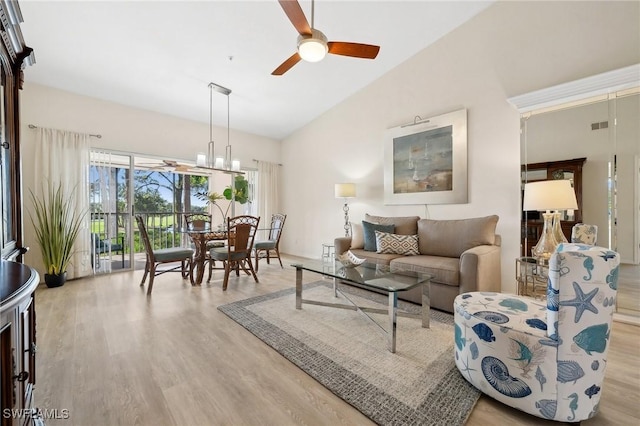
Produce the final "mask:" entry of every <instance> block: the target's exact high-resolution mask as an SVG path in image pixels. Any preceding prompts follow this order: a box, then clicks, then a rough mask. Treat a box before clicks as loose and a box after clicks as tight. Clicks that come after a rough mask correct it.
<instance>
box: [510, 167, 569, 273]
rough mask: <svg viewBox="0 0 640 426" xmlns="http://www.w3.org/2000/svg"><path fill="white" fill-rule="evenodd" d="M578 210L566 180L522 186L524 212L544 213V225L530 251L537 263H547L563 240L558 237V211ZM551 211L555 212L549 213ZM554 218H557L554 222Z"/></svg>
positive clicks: (560, 231) (546, 181) (559, 231)
mask: <svg viewBox="0 0 640 426" xmlns="http://www.w3.org/2000/svg"><path fill="white" fill-rule="evenodd" d="M577 208H578V202H577V200H576V193H575V191H574V190H573V188H572V187H571V182H570V181H568V180H545V181H540V182H530V183H527V184H525V185H524V200H523V203H522V209H523V210H524V211H530V210H537V211H545V213H543V214H542V217H543V219H544V225H543V228H542V235H540V240H538V244H536V246H535V247H534V248H533V249H532V255H533V257H535V258H536V259H538V262H540V263H547V262H548V261H549V258H550V257H551V255H552V254H553V252H554V251H555V250H556V247H557V246H558V244H559V243H561V242H562V240H563V238H562V236H561V235H560V234H561V233H562V229H561V228H560V221H559V217H560V213H559V210H575V209H577ZM551 210H555V212H554V213H551ZM554 218H557V219H556V220H554Z"/></svg>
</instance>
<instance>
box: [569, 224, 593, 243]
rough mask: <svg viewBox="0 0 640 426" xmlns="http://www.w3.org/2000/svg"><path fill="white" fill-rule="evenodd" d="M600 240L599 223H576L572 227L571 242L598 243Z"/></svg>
mask: <svg viewBox="0 0 640 426" xmlns="http://www.w3.org/2000/svg"><path fill="white" fill-rule="evenodd" d="M597 240H598V225H587V224H586V223H576V224H575V225H573V227H572V228H571V242H572V243H582V244H589V245H592V246H594V245H596V241H597Z"/></svg>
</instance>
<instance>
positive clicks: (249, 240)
mask: <svg viewBox="0 0 640 426" xmlns="http://www.w3.org/2000/svg"><path fill="white" fill-rule="evenodd" d="M258 223H260V218H259V217H255V216H247V215H242V216H236V217H229V218H227V233H228V238H229V242H228V244H227V246H226V247H214V248H212V249H211V250H209V256H210V257H211V259H212V260H218V261H221V262H223V264H224V280H223V283H222V290H226V289H227V285H228V283H229V275H230V273H231V270H232V269H235V271H236V276H239V275H240V268H242V270H243V271H244V272H245V273H246V274H247V275H249V274H251V275H253V279H254V280H255V281H256V282H259V281H258V277H257V275H256V272H255V271H254V269H253V264H252V262H251V252H252V250H253V242H254V239H255V236H256V231H257V229H258ZM212 263H213V262H210V263H209V279H208V280H207V282H209V281H210V280H211V271H212V269H213V265H212ZM247 268H248V269H247Z"/></svg>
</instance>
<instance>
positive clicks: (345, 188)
mask: <svg viewBox="0 0 640 426" xmlns="http://www.w3.org/2000/svg"><path fill="white" fill-rule="evenodd" d="M335 192H336V198H344V207H342V210H344V236H345V237H348V236H349V234H350V233H351V225H350V224H349V204H348V203H347V198H354V197H355V196H356V184H355V183H336V187H335Z"/></svg>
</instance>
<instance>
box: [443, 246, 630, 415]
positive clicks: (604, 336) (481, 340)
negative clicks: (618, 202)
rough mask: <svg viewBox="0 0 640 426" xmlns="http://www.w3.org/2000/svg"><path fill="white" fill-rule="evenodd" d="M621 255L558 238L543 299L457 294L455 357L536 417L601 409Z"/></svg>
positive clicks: (493, 393) (471, 374)
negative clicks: (559, 241) (560, 241)
mask: <svg viewBox="0 0 640 426" xmlns="http://www.w3.org/2000/svg"><path fill="white" fill-rule="evenodd" d="M619 263H620V255H619V254H618V253H616V252H613V251H611V250H608V249H606V248H603V247H594V246H589V245H586V244H567V243H563V244H560V245H559V246H558V249H557V251H556V252H555V253H553V255H552V256H551V259H550V262H549V285H548V290H547V295H548V297H547V301H546V302H540V301H538V300H534V299H531V298H529V297H520V296H515V295H512V294H505V293H484V292H482V293H481V292H472V293H463V294H461V295H459V296H457V297H456V299H455V302H454V310H455V316H454V318H455V333H454V340H455V344H456V350H455V362H456V365H457V367H458V370H460V374H461V376H462V377H464V378H465V379H466V380H467V381H469V383H471V384H472V385H473V386H475V387H476V388H477V389H479V390H481V391H482V392H484V393H486V394H487V395H489V396H490V397H492V398H493V399H496V400H498V401H500V402H502V403H504V404H507V405H509V406H511V407H514V408H516V409H518V410H522V411H524V412H527V413H529V414H533V415H534V416H538V417H541V418H544V419H549V420H556V421H560V422H580V421H582V420H586V419H589V418H592V417H593V416H594V415H596V413H597V410H598V403H599V401H600V397H601V396H602V392H601V388H602V383H603V381H604V376H605V369H606V367H607V351H608V347H609V342H610V333H611V324H612V317H613V312H614V310H615V304H616V293H617V291H616V290H617V282H618V271H619Z"/></svg>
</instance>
